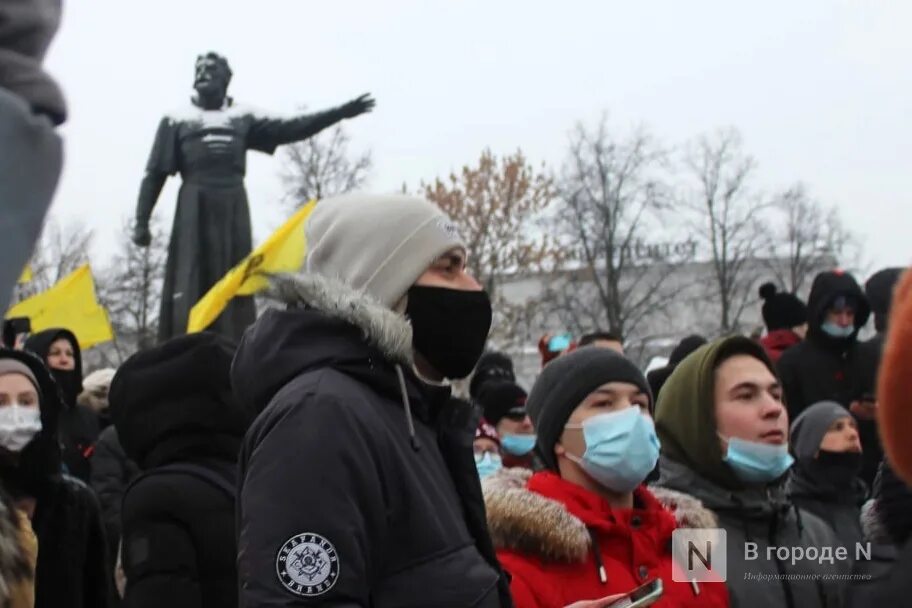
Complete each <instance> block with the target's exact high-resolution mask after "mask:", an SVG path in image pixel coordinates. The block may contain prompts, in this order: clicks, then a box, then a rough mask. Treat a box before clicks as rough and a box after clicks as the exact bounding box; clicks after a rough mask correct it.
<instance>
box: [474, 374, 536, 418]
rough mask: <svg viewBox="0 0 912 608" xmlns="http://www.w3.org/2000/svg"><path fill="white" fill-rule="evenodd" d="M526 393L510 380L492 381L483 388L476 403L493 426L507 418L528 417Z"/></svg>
mask: <svg viewBox="0 0 912 608" xmlns="http://www.w3.org/2000/svg"><path fill="white" fill-rule="evenodd" d="M527 397H528V395H527V394H526V391H524V390H523V389H522V387H521V386H518V385H517V384H516V383H514V382H510V381H508V380H491V381H489V382H486V383H485V384H484V386H482V387H481V392H480V393H479V394H478V397H477V398H476V401H477V403H478V405H480V406H481V408H482V409H483V410H484V418H485V420H487V421H488V422H490V423H491V424H493V425H495V426H496V425H497V423H498V422H500V421H501V420H503V419H504V418H506V417H508V416H509V417H511V418H514V417H515V418H525V417H526V398H527Z"/></svg>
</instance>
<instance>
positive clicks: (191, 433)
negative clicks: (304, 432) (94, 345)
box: [110, 333, 252, 608]
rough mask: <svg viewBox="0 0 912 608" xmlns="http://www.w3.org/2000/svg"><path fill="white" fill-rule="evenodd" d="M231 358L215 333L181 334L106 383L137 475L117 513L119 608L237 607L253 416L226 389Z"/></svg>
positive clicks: (228, 348) (130, 362)
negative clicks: (242, 482) (240, 510)
mask: <svg viewBox="0 0 912 608" xmlns="http://www.w3.org/2000/svg"><path fill="white" fill-rule="evenodd" d="M233 356H234V344H233V343H231V342H230V341H228V340H227V339H225V338H223V337H221V336H217V335H214V334H208V333H203V334H194V335H189V336H182V337H179V338H174V339H172V340H170V341H168V342H166V343H165V344H163V345H162V346H160V347H157V348H154V349H151V350H148V351H145V352H142V353H139V354H137V355H134V356H133V357H131V358H130V359H129V360H128V361H127V362H126V363H124V364H123V366H121V368H120V369H119V370H118V372H117V375H116V376H115V377H114V381H113V382H112V384H111V392H110V402H111V410H112V415H113V418H114V425H115V427H116V429H117V433H118V436H119V438H120V441H121V444H122V445H123V448H124V451H125V452H126V454H127V456H129V457H130V458H132V459H133V460H135V461H136V462H137V464H138V465H139V466H140V468H141V469H142V470H143V471H144V473H143V475H141V476H140V477H139V478H137V479H136V480H135V481H134V482H133V483H132V484H131V485H130V486H129V487H128V488H127V491H126V493H125V494H124V498H123V506H122V510H121V519H122V523H123V541H122V542H123V553H122V555H123V558H122V559H123V566H124V573H125V575H126V578H127V589H126V595H125V597H124V605H125V606H127V607H128V608H147V607H148V608H162V607H165V608H231V607H232V606H237V597H238V594H237V566H236V564H235V559H236V556H237V542H236V540H235V534H234V502H235V490H234V486H235V484H236V479H237V465H236V460H237V454H238V450H239V449H240V445H241V438H242V437H243V436H244V433H245V431H246V430H247V428H248V426H249V424H250V421H251V420H252V416H251V415H250V414H249V413H247V412H245V411H244V410H243V408H241V407H240V406H239V405H238V403H237V402H236V400H235V399H234V398H233V396H232V393H231V387H230V381H229V371H230V368H231V360H232V357H233ZM187 465H190V468H191V470H189V471H188V470H187V469H186V467H187ZM178 467H184V469H183V470H177V468H178ZM200 469H202V471H203V474H202V475H200V474H199V471H200ZM194 471H195V472H194ZM213 476H216V477H215V479H216V481H215V482H213V481H212V480H211V479H210V478H212V477H213ZM226 485H227V486H228V487H227V488H224V489H223V488H222V487H221V486H226Z"/></svg>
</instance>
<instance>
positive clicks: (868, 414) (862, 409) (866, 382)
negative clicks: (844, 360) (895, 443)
mask: <svg viewBox="0 0 912 608" xmlns="http://www.w3.org/2000/svg"><path fill="white" fill-rule="evenodd" d="M903 270H904V269H903V268H885V269H883V270H880V271H878V272H875V273H874V274H873V275H872V276H871V278H870V279H868V281H867V282H866V283H865V295H866V296H867V297H868V301H869V302H870V304H871V312H873V314H874V329H875V330H876V331H877V334H876V335H875V336H874V337H873V338H871V339H870V340H867V341H866V342H862V343H861V344H859V345H858V364H857V376H858V384H859V388H858V390H857V391H856V392H857V394H858V399H859V402H858V403H856V404H855V409H856V411H857V412H858V414H857V416H858V430H859V432H860V433H861V445H863V446H864V450H865V455H864V465H863V467H862V469H861V478H862V479H863V480H864V482H865V483H867V484H868V485H871V484H872V483H873V482H874V477H875V476H876V475H877V470H878V467H879V466H880V463H881V461H882V460H883V447H882V446H881V443H880V434H879V433H878V432H877V420H876V417H875V416H873V415H872V414H873V413H874V411H876V406H872V405H871V404H876V403H877V373H878V371H879V370H880V359H881V356H882V355H883V347H884V341H885V340H886V335H887V320H888V319H889V317H890V304H891V302H892V299H893V289H894V288H895V287H896V283H897V281H899V277H900V276H901V275H902V272H903Z"/></svg>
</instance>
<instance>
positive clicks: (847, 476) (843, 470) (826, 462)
mask: <svg viewBox="0 0 912 608" xmlns="http://www.w3.org/2000/svg"><path fill="white" fill-rule="evenodd" d="M814 464H815V468H816V469H817V474H818V475H820V476H821V477H822V478H824V479H827V480H829V481H831V482H832V483H833V484H834V485H837V486H839V485H849V484H850V483H852V481H853V480H854V479H855V478H856V477H858V473H860V472H861V466H862V464H863V463H862V455H861V453H860V452H830V451H827V450H820V453H819V454H818V455H817V458H816V459H815V461H814Z"/></svg>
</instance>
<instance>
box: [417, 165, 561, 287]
mask: <svg viewBox="0 0 912 608" xmlns="http://www.w3.org/2000/svg"><path fill="white" fill-rule="evenodd" d="M421 188H422V190H423V191H424V195H425V196H426V197H427V198H428V199H429V200H431V201H433V202H434V203H436V204H437V205H438V206H439V207H440V208H441V209H442V210H443V211H444V212H445V213H446V214H447V215H449V216H450V218H451V219H452V220H453V221H454V222H455V223H456V225H457V226H459V229H460V231H461V232H462V236H463V238H464V239H465V241H466V243H467V247H468V270H469V272H471V273H472V275H473V276H474V277H475V278H476V279H478V280H479V281H480V282H481V283H482V284H484V285H485V287H486V288H487V290H488V292H490V293H493V292H495V291H496V288H497V280H498V278H499V277H500V276H502V275H504V274H506V273H518V272H530V271H535V270H538V269H540V268H542V267H543V265H546V264H547V263H548V262H549V261H550V260H551V259H553V257H554V256H555V255H556V254H557V251H556V250H555V249H554V247H553V243H552V242H551V239H550V238H549V237H548V236H547V235H546V234H542V233H541V232H540V231H538V232H536V230H535V222H536V221H537V220H538V219H539V218H540V217H541V215H542V214H543V213H544V212H545V211H546V210H547V208H548V206H549V205H550V204H551V202H552V198H553V194H554V191H553V186H552V180H551V178H550V177H549V176H548V175H547V174H546V173H545V171H544V168H542V169H541V170H538V171H536V169H535V168H533V167H532V165H530V164H528V163H527V161H526V157H525V156H523V153H522V152H521V151H517V152H516V153H515V154H513V155H512V156H505V157H503V158H501V159H498V158H497V157H496V156H494V154H493V153H492V152H491V151H490V150H485V151H484V152H482V153H481V158H480V159H479V161H478V165H477V166H474V167H470V166H464V167H463V168H462V171H460V173H458V174H456V173H453V174H451V175H450V176H449V178H447V180H446V181H444V180H441V179H439V178H438V179H436V180H435V181H434V182H433V183H431V184H425V183H422V184H421Z"/></svg>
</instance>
